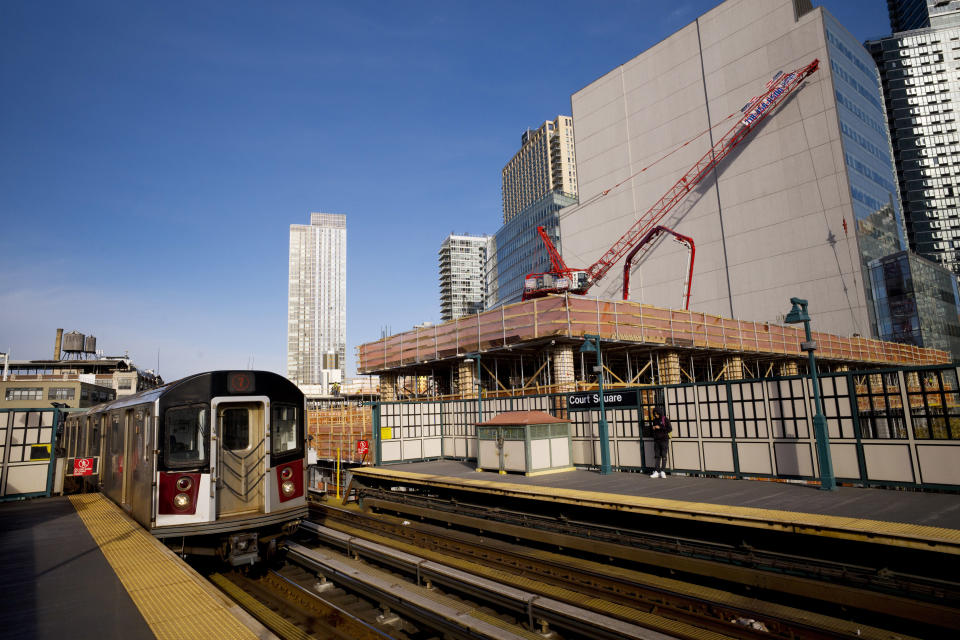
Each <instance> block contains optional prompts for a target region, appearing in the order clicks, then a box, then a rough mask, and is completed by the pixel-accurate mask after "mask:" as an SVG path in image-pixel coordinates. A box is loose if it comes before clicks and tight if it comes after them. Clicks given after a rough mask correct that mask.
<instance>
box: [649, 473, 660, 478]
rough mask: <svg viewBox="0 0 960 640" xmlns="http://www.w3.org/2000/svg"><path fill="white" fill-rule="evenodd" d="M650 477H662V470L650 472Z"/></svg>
mask: <svg viewBox="0 0 960 640" xmlns="http://www.w3.org/2000/svg"><path fill="white" fill-rule="evenodd" d="M650 477H651V478H659V477H660V472H659V471H654V472H653V473H651V474H650Z"/></svg>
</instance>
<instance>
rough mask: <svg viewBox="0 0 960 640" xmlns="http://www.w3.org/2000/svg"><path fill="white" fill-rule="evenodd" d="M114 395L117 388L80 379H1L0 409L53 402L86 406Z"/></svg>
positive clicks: (27, 406) (115, 395)
mask: <svg viewBox="0 0 960 640" xmlns="http://www.w3.org/2000/svg"><path fill="white" fill-rule="evenodd" d="M116 397H117V392H116V391H115V390H114V389H111V388H109V387H103V386H100V385H97V384H90V383H88V382H81V381H79V380H63V379H60V380H50V379H33V380H29V379H26V380H24V379H19V380H4V381H0V409H27V408H37V407H50V406H52V404H53V403H58V404H61V405H64V406H67V407H75V408H86V407H92V406H93V405H95V404H99V403H101V402H107V401H109V400H114V399H115V398H116Z"/></svg>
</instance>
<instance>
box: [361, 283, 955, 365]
mask: <svg viewBox="0 0 960 640" xmlns="http://www.w3.org/2000/svg"><path fill="white" fill-rule="evenodd" d="M585 334H595V335H599V336H600V337H601V339H602V340H604V341H608V342H611V343H619V344H630V345H633V346H637V347H649V348H651V349H658V350H662V349H669V350H670V351H671V352H677V353H684V352H699V353H703V352H709V353H714V354H716V355H717V356H724V357H730V356H731V355H743V354H751V355H753V356H761V357H769V358H783V359H801V358H806V352H805V351H803V350H802V349H801V348H800V343H801V342H804V341H805V339H806V338H805V336H804V331H803V329H802V328H801V327H795V326H782V325H778V324H773V323H769V322H754V321H749V320H735V319H731V318H724V317H721V316H715V315H710V314H706V313H700V312H696V311H686V310H682V309H665V308H661V307H654V306H651V305H645V304H641V303H638V302H631V301H620V300H601V299H599V298H583V297H579V296H570V295H565V296H548V297H545V298H539V299H534V300H528V301H526V302H518V303H515V304H511V305H506V306H503V307H500V308H497V309H492V310H490V311H485V312H482V313H477V314H475V315H471V316H465V317H462V318H459V319H457V320H453V321H450V322H446V323H443V324H439V325H433V326H429V327H422V328H417V329H413V330H411V331H406V332H403V333H399V334H396V335H392V336H389V337H385V338H382V339H380V340H377V341H375V342H368V343H366V344H362V345H359V346H358V347H357V363H358V365H357V370H358V371H359V372H360V373H363V374H366V373H382V374H390V373H395V372H397V371H398V370H400V369H407V368H409V367H411V366H414V367H416V366H420V365H424V364H429V363H435V362H442V361H445V360H450V359H454V358H460V357H462V356H463V355H465V354H470V353H479V354H482V353H484V352H489V351H497V352H502V351H503V350H509V349H512V348H514V347H520V346H523V345H528V344H532V343H537V342H540V343H542V342H543V340H544V339H547V342H550V339H566V340H568V341H582V340H583V336H584V335H585ZM813 340H814V341H816V343H817V352H816V353H817V358H818V360H822V361H825V362H831V363H837V364H849V365H860V366H863V365H868V366H870V367H877V366H915V365H930V364H943V363H949V362H950V361H951V359H950V354H949V353H947V352H946V351H941V350H938V349H926V348H923V347H917V346H914V345H908V344H898V343H894V342H884V341H882V340H875V339H871V338H863V337H860V336H854V337H841V336H836V335H833V334H829V333H823V332H818V331H815V332H813Z"/></svg>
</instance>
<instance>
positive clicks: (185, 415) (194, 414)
mask: <svg viewBox="0 0 960 640" xmlns="http://www.w3.org/2000/svg"><path fill="white" fill-rule="evenodd" d="M207 424H208V423H207V407H206V405H190V406H187V407H172V408H170V409H167V415H166V419H165V420H164V426H165V427H166V429H165V433H166V442H165V443H164V446H165V448H166V450H165V452H164V453H165V456H164V459H165V460H166V462H167V464H168V465H171V466H188V465H189V466H197V465H200V464H204V463H206V461H207V446H206V443H207V429H208V427H207Z"/></svg>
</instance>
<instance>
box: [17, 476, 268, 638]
mask: <svg viewBox="0 0 960 640" xmlns="http://www.w3.org/2000/svg"><path fill="white" fill-rule="evenodd" d="M0 549H2V554H0V638H37V639H42V640H46V639H49V640H63V638H70V639H71V640H84V639H87V638H90V639H97V640H102V639H103V638H125V639H129V640H141V639H143V640H146V639H153V638H159V639H161V640H166V639H174V638H184V639H186V638H210V639H214V638H217V639H220V638H237V639H241V638H242V639H247V638H273V637H274V636H273V635H272V634H271V633H269V632H268V631H267V630H266V629H264V628H263V627H262V626H261V625H260V624H259V623H258V622H256V621H255V620H253V619H252V618H251V617H250V616H248V615H247V614H246V613H245V612H244V611H243V610H242V609H240V608H239V607H237V606H236V605H235V604H234V603H233V602H232V601H230V600H229V599H228V598H226V597H225V596H223V595H222V594H220V593H219V592H218V591H217V590H216V589H214V588H213V587H211V586H210V585H209V584H208V583H207V582H206V581H205V580H204V579H203V578H202V577H201V576H200V575H198V574H197V573H196V572H195V571H194V570H193V569H192V568H190V567H189V566H188V565H187V564H186V563H184V562H183V561H182V560H181V559H180V558H179V557H178V556H177V555H176V554H175V553H173V552H172V551H170V550H169V549H167V548H166V547H165V546H163V544H161V543H160V542H159V541H158V540H156V539H155V538H153V537H152V536H151V535H149V534H148V533H147V532H146V531H144V530H143V529H142V528H141V527H140V525H138V524H137V523H136V522H134V521H133V520H132V519H130V518H129V517H128V516H127V515H126V514H125V513H124V512H123V511H122V510H121V509H120V508H119V507H117V506H116V505H115V504H113V503H112V502H110V501H109V500H107V499H106V498H104V497H103V496H102V495H100V494H96V493H90V494H83V495H74V496H69V497H59V498H38V499H34V500H28V501H23V502H8V503H3V504H0Z"/></svg>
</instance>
